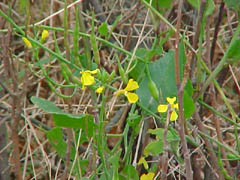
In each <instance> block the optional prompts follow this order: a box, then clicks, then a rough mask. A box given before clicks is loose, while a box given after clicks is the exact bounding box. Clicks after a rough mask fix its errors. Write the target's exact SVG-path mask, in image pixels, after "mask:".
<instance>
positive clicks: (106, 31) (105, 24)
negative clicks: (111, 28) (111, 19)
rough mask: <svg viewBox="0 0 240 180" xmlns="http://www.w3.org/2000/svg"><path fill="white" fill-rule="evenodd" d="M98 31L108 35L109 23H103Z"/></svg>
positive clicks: (105, 35) (102, 34)
mask: <svg viewBox="0 0 240 180" xmlns="http://www.w3.org/2000/svg"><path fill="white" fill-rule="evenodd" d="M98 32H99V33H100V35H101V36H104V37H107V35H108V25H107V23H105V22H104V23H102V24H101V25H100V26H99V28H98Z"/></svg>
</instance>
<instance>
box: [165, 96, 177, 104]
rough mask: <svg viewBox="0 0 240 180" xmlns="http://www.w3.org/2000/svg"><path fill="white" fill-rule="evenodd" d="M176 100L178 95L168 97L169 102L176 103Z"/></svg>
mask: <svg viewBox="0 0 240 180" xmlns="http://www.w3.org/2000/svg"><path fill="white" fill-rule="evenodd" d="M175 101H176V97H173V98H170V97H167V102H168V103H169V104H174V102H175Z"/></svg>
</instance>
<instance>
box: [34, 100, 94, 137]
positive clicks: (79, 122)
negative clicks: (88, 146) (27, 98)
mask: <svg viewBox="0 0 240 180" xmlns="http://www.w3.org/2000/svg"><path fill="white" fill-rule="evenodd" d="M31 101H32V102H33V104H35V105H37V106H38V107H39V108H41V109H42V110H44V111H45V112H47V113H50V114H52V116H53V120H54V122H55V124H56V126H59V127H65V128H81V129H84V130H85V131H86V132H87V134H88V136H90V137H91V136H93V131H94V122H93V116H92V115H86V114H80V115H75V114H69V113H65V112H63V111H62V110H60V109H59V108H58V107H57V106H56V105H55V104H54V103H53V102H50V101H48V100H45V99H42V98H38V97H34V96H33V97H31Z"/></svg>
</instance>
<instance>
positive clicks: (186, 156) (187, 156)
mask: <svg viewBox="0 0 240 180" xmlns="http://www.w3.org/2000/svg"><path fill="white" fill-rule="evenodd" d="M182 7H183V0H179V4H178V13H177V25H176V28H177V31H176V42H175V53H176V54H175V73H176V85H177V89H178V104H179V129H178V131H179V135H180V139H181V143H182V148H183V155H184V161H185V166H186V179H187V180H193V171H192V165H191V161H190V154H189V150H188V147H187V142H186V139H185V127H184V124H185V123H184V115H183V89H182V88H180V87H181V81H180V71H179V39H180V35H179V34H180V28H181V19H182Z"/></svg>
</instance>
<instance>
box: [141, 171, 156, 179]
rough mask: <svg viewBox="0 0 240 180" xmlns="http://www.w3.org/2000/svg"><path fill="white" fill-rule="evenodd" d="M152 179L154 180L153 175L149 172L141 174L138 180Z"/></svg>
mask: <svg viewBox="0 0 240 180" xmlns="http://www.w3.org/2000/svg"><path fill="white" fill-rule="evenodd" d="M153 178H154V173H153V172H149V173H147V174H142V176H141V177H140V180H153Z"/></svg>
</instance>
